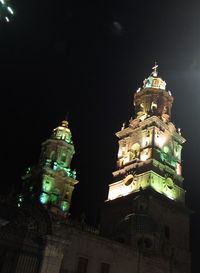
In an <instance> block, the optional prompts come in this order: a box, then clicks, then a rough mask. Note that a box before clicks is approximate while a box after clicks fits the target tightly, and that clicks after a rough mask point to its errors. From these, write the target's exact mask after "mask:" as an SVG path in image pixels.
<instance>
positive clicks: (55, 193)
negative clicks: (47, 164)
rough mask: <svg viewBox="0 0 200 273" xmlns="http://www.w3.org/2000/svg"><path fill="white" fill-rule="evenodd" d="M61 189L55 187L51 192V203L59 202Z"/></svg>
mask: <svg viewBox="0 0 200 273" xmlns="http://www.w3.org/2000/svg"><path fill="white" fill-rule="evenodd" d="M59 196H60V191H59V190H58V189H53V190H52V193H51V197H50V199H51V203H54V204H57V203H58V201H59Z"/></svg>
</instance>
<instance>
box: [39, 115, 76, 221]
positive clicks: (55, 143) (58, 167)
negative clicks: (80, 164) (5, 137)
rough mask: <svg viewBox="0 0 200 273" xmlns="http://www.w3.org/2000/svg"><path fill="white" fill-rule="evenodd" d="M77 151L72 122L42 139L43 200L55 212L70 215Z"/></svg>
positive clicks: (64, 123) (41, 196)
mask: <svg viewBox="0 0 200 273" xmlns="http://www.w3.org/2000/svg"><path fill="white" fill-rule="evenodd" d="M74 153H75V150H74V145H73V141H72V135H71V131H70V129H69V127H68V122H67V121H65V120H64V121H63V122H62V125H60V126H58V127H57V128H55V129H54V130H53V133H52V135H51V137H50V138H49V139H47V140H46V141H44V142H43V143H42V151H41V156H40V168H41V169H42V193H41V195H40V202H41V203H42V204H43V205H44V206H45V207H46V208H48V210H49V211H50V212H51V213H53V214H58V215H63V216H67V215H68V213H69V207H70V203H71V197H72V192H73V189H74V185H75V184H77V183H78V181H77V180H76V171H75V170H73V171H72V170H71V168H70V164H71V160H72V157H73V155H74Z"/></svg>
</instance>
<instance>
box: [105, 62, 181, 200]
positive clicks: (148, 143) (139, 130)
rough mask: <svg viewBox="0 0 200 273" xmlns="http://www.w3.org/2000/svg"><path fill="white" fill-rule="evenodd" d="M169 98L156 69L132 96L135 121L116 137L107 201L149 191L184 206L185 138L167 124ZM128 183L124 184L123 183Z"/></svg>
mask: <svg viewBox="0 0 200 273" xmlns="http://www.w3.org/2000/svg"><path fill="white" fill-rule="evenodd" d="M172 102H173V97H172V96H171V93H170V92H167V91H166V83H165V82H164V81H163V80H162V79H161V78H159V77H158V72H157V66H155V67H154V71H153V72H152V74H151V75H150V76H149V77H148V79H146V80H145V81H144V85H143V88H142V89H141V88H140V89H138V90H137V92H136V93H135V95H134V105H135V114H136V118H135V119H131V120H130V121H129V125H128V127H127V128H125V126H124V125H123V127H122V129H121V131H119V132H117V133H116V135H117V137H118V138H119V151H118V159H117V166H118V169H117V170H116V171H114V172H113V177H114V183H112V184H110V185H109V193H108V200H113V199H116V198H120V197H122V196H125V195H128V194H131V193H133V192H136V191H140V190H141V189H145V188H148V187H150V188H152V189H154V190H155V191H156V192H159V193H160V194H162V195H165V196H166V197H168V198H169V199H172V200H177V201H180V202H182V203H184V200H185V191H184V189H183V185H182V182H183V177H182V176H181V150H182V144H183V143H184V142H185V139H184V138H183V137H182V136H181V134H180V131H179V130H176V128H175V126H174V124H173V123H172V122H170V118H171V107H172ZM127 181H128V184H127Z"/></svg>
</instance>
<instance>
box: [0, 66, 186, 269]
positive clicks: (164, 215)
mask: <svg viewBox="0 0 200 273" xmlns="http://www.w3.org/2000/svg"><path fill="white" fill-rule="evenodd" d="M172 103H173V97H172V96H171V94H170V93H169V92H167V91H166V83H165V82H164V81H163V80H162V79H161V78H159V77H158V73H157V66H155V67H154V71H153V72H152V74H151V75H150V76H149V77H148V78H147V79H145V81H144V85H143V88H142V89H139V90H138V91H137V93H136V94H135V96H134V104H135V119H131V120H130V122H129V125H128V127H127V128H125V125H123V127H122V129H121V130H120V131H119V132H117V134H116V135H117V137H118V138H119V151H118V158H117V170H115V171H114V172H113V183H111V184H110V185H109V193H108V198H107V200H106V201H105V203H104V205H103V208H102V215H101V225H100V230H97V229H94V228H91V227H88V226H87V225H86V224H85V223H84V221H82V223H74V222H71V221H70V219H69V218H68V216H69V207H70V203H71V195H72V192H73V189H74V186H75V185H76V184H77V183H78V181H77V180H76V172H75V171H72V170H71V169H70V163H71V160H72V157H73V154H74V152H75V151H74V146H73V142H72V139H71V131H70V129H69V128H68V122H67V121H63V122H62V125H61V126H58V127H57V128H56V129H54V131H53V134H52V136H51V137H50V138H49V139H48V140H46V141H45V142H43V144H42V152H41V157H40V162H39V164H38V166H36V167H34V168H32V169H29V170H28V172H27V173H26V174H25V175H24V176H23V181H24V182H23V189H22V192H21V193H20V194H19V196H18V200H17V202H16V205H13V206H10V205H8V203H6V202H2V204H0V216H1V218H2V219H1V221H0V238H1V240H0V272H2V273H14V272H15V273H16V272H20V273H23V272H24V273H47V272H48V273H124V272H126V273H147V272H148V273H190V250H189V215H190V211H189V210H188V209H187V207H186V205H185V191H184V188H183V177H182V174H181V150H182V144H183V143H184V142H185V139H184V138H183V137H182V136H181V133H180V130H177V129H176V128H175V126H174V124H173V123H172V122H171V121H170V120H171V108H172ZM11 260H12V263H11V262H10V261H11Z"/></svg>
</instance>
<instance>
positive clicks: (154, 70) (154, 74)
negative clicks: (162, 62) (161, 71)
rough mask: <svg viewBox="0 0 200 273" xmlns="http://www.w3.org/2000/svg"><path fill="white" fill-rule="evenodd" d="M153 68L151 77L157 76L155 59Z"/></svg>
mask: <svg viewBox="0 0 200 273" xmlns="http://www.w3.org/2000/svg"><path fill="white" fill-rule="evenodd" d="M152 69H153V72H152V73H151V75H152V76H153V77H157V76H158V65H157V62H156V61H155V65H154V66H153V67H152Z"/></svg>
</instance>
